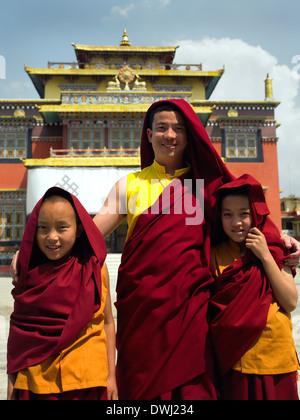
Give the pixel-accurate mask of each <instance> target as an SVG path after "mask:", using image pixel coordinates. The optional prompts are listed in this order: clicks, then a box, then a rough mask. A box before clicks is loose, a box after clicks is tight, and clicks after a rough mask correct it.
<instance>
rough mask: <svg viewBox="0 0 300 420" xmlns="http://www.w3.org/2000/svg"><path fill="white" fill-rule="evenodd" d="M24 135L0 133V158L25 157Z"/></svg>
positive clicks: (25, 137) (25, 139)
mask: <svg viewBox="0 0 300 420" xmlns="http://www.w3.org/2000/svg"><path fill="white" fill-rule="evenodd" d="M26 142H27V134H26V133H3V132H0V158H1V159H18V158H25V156H26Z"/></svg>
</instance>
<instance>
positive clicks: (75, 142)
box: [69, 127, 104, 150]
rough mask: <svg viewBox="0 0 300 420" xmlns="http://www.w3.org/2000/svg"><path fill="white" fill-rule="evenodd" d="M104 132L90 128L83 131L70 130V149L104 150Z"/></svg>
mask: <svg viewBox="0 0 300 420" xmlns="http://www.w3.org/2000/svg"><path fill="white" fill-rule="evenodd" d="M103 139H104V131H103V130H101V129H99V128H97V129H94V128H88V129H83V130H81V129H80V128H77V127H76V129H73V128H71V129H70V134H69V143H70V148H73V149H77V150H78V149H79V150H85V149H88V148H90V149H103V146H104V143H103Z"/></svg>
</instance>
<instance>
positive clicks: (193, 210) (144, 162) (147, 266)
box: [94, 100, 233, 400]
mask: <svg viewBox="0 0 300 420" xmlns="http://www.w3.org/2000/svg"><path fill="white" fill-rule="evenodd" d="M141 167H142V171H141V172H138V173H135V174H130V175H128V176H127V177H125V178H123V179H122V180H120V181H119V182H118V183H117V184H116V186H115V187H114V188H113V190H112V191H111V193H110V195H109V197H108V199H107V201H106V203H105V205H104V208H103V209H102V210H101V211H100V212H99V214H98V215H96V217H95V219H94V220H95V223H96V224H97V225H98V227H99V228H100V230H101V231H102V232H104V235H106V234H109V233H110V231H112V230H113V229H114V228H115V227H116V225H117V224H118V223H120V222H121V220H122V219H123V218H124V217H125V214H121V213H127V220H128V225H129V228H128V236H127V241H126V244H125V247H124V251H123V256H122V261H121V266H120V269H119V277H118V284H117V302H116V307H117V310H118V330H117V349H118V363H117V377H118V386H119V397H120V399H129V400H130V399H144V400H150V399H155V398H161V399H203V400H209V399H210V400H211V399H215V398H216V392H215V388H214V381H213V370H214V368H213V361H212V351H211V348H210V342H209V339H208V336H207V334H208V324H207V304H208V299H209V290H210V286H211V284H212V281H213V279H212V276H211V274H210V271H209V268H208V262H209V254H210V236H209V233H210V226H211V223H212V222H213V221H214V215H213V213H212V211H211V209H212V208H213V204H214V202H213V194H214V192H215V191H216V189H217V188H218V187H220V186H221V185H222V184H223V183H225V182H228V181H230V180H232V179H233V177H232V176H231V174H230V173H229V172H228V170H227V169H226V167H225V165H224V164H223V162H222V160H221V158H220V157H219V155H218V154H217V152H216V151H215V149H214V148H213V146H212V145H211V142H210V140H209V138H208V135H207V133H206V131H205V129H204V127H203V125H202V124H201V122H200V120H199V118H198V117H197V115H196V114H195V112H194V111H193V110H192V108H191V107H190V105H188V104H187V103H186V102H185V101H182V100H176V101H162V102H159V103H156V104H154V105H152V107H151V108H150V109H149V111H148V113H147V115H146V118H145V124H144V128H143V133H142V143H141ZM200 179H204V180H205V182H204V187H205V188H204V190H201V191H200V190H199V185H196V184H197V183H196V180H200ZM187 180H190V181H191V180H193V181H194V185H192V183H191V182H189V183H188V182H185V181H187ZM197 188H198V190H197ZM124 202H125V203H126V209H124V208H122V204H124ZM203 202H204V203H205V208H203V204H202V203H203ZM188 203H189V204H188ZM123 207H125V206H123ZM115 209H116V211H115V216H114V220H113V216H112V213H113V212H114V210H115ZM180 209H181V210H182V211H179V210H180ZM203 212H204V213H205V221H204V219H203V217H201V216H203Z"/></svg>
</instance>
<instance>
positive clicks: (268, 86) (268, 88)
mask: <svg viewBox="0 0 300 420" xmlns="http://www.w3.org/2000/svg"><path fill="white" fill-rule="evenodd" d="M273 99H274V98H273V87H272V79H270V77H269V74H267V78H266V80H265V100H266V101H270V100H273Z"/></svg>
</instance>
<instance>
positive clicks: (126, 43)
mask: <svg viewBox="0 0 300 420" xmlns="http://www.w3.org/2000/svg"><path fill="white" fill-rule="evenodd" d="M120 47H131V44H130V42H129V39H128V35H127V31H126V29H124V32H123V37H122V41H121V44H120Z"/></svg>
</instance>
